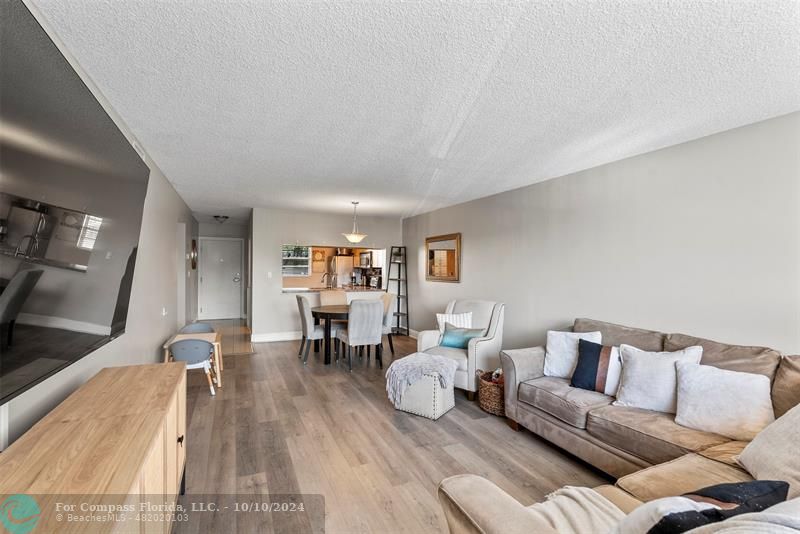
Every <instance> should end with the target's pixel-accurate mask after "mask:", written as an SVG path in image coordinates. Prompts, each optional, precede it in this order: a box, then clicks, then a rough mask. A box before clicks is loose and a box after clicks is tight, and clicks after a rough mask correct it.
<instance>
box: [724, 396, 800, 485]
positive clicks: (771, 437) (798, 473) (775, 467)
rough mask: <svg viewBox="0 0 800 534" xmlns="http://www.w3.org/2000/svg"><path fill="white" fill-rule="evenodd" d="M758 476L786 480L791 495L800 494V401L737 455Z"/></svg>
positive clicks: (759, 477) (762, 478)
mask: <svg viewBox="0 0 800 534" xmlns="http://www.w3.org/2000/svg"><path fill="white" fill-rule="evenodd" d="M737 461H738V462H739V465H741V466H742V467H744V468H745V469H747V471H748V472H749V473H750V475H752V477H753V478H755V479H758V480H784V481H786V482H788V483H789V498H790V499H794V498H795V497H800V405H798V406H795V407H794V408H792V409H791V410H789V411H788V412H786V413H785V414H783V415H782V416H780V417H778V418H777V419H776V420H775V422H774V423H772V424H771V425H769V426H768V427H767V428H765V429H764V430H762V431H761V432H760V433H759V434H758V435H757V436H756V437H755V439H753V441H751V442H750V445H748V446H747V447H745V448H744V450H743V451H742V454H740V455H739V458H738V459H737Z"/></svg>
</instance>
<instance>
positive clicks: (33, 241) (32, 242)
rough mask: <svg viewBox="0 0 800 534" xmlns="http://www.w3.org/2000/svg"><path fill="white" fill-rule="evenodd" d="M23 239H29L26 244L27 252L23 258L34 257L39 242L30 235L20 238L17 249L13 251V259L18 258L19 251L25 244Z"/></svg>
mask: <svg viewBox="0 0 800 534" xmlns="http://www.w3.org/2000/svg"><path fill="white" fill-rule="evenodd" d="M25 239H29V240H30V242H29V243H28V249H27V251H26V253H25V257H28V258H30V257H31V254H34V255H35V254H36V251H37V250H39V240H38V239H37V238H36V236H35V235H32V234H28V235H24V236H22V239H20V240H19V245H17V248H16V249H14V256H15V257H16V256H19V253H20V249H21V248H22V244H23V243H24V242H25ZM31 245H32V246H31Z"/></svg>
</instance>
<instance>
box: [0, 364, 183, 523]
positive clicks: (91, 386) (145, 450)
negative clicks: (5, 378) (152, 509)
mask: <svg viewBox="0 0 800 534" xmlns="http://www.w3.org/2000/svg"><path fill="white" fill-rule="evenodd" d="M185 436H186V366H185V365H184V364H183V362H173V363H167V364H153V365H135V366H129V367H109V368H106V369H102V370H101V371H100V372H99V373H97V374H96V375H95V376H94V377H93V378H92V379H90V380H89V381H88V382H86V383H85V384H84V385H83V386H81V387H80V388H79V389H78V390H77V391H75V392H74V393H73V394H72V395H70V396H69V397H68V398H67V399H66V400H65V401H64V402H62V403H61V404H59V405H58V406H57V407H56V408H55V409H54V410H53V411H52V412H50V413H49V414H47V415H46V416H45V417H44V418H43V419H42V420H40V421H39V422H38V423H36V425H34V426H33V428H31V429H30V430H29V431H28V432H26V433H25V434H24V435H23V436H21V437H20V438H19V439H18V440H17V441H15V442H14V443H13V444H11V446H10V447H9V448H8V449H6V450H5V451H3V453H2V454H0V502H2V501H3V500H5V499H8V498H19V497H18V496H19V495H20V494H22V498H23V499H28V498H32V499H34V500H35V502H36V505H38V508H39V509H40V510H41V516H40V517H39V521H38V524H37V525H36V527H35V528H34V530H33V532H59V533H70V532H76V533H77V532H92V533H95V532H96V533H106V532H132V530H131V528H132V527H133V529H134V531H136V532H145V533H150V532H153V533H158V534H168V533H169V531H170V527H171V522H170V521H169V518H168V519H167V520H164V516H163V514H162V515H161V516H160V517H159V516H155V515H154V516H150V517H148V519H146V520H144V521H140V522H139V523H138V524H132V523H131V522H129V521H126V523H119V522H114V521H107V522H91V523H87V522H67V521H65V520H64V518H63V517H62V519H61V520H60V521H59V520H58V518H57V513H56V507H57V503H64V502H68V503H87V506H92V505H114V506H116V505H133V506H134V507H135V508H136V509H139V508H140V506H141V503H142V502H144V501H145V500H146V501H147V502H148V503H151V504H155V503H158V502H159V501H160V503H159V504H165V505H166V506H171V505H173V504H174V503H175V502H176V499H177V497H178V494H179V492H180V491H181V485H182V480H183V473H184V464H185V459H186V438H185ZM12 495H14V496H16V497H10V496H12ZM28 502H30V501H28Z"/></svg>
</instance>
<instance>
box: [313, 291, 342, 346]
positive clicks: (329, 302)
mask: <svg viewBox="0 0 800 534" xmlns="http://www.w3.org/2000/svg"><path fill="white" fill-rule="evenodd" d="M319 305H320V306H347V293H346V292H344V291H336V290H323V291H320V292H319ZM334 326H336V327H338V328H339V329H344V328H347V319H334V320H332V321H331V327H334ZM331 335H332V334H331Z"/></svg>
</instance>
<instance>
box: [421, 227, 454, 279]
mask: <svg viewBox="0 0 800 534" xmlns="http://www.w3.org/2000/svg"><path fill="white" fill-rule="evenodd" d="M425 257H426V264H425V279H426V280H429V281H431V282H459V281H460V280H461V234H447V235H437V236H435V237H429V238H427V239H425Z"/></svg>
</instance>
